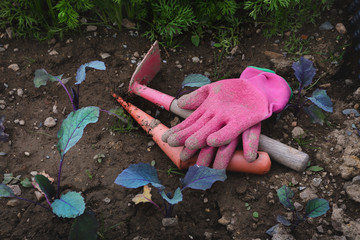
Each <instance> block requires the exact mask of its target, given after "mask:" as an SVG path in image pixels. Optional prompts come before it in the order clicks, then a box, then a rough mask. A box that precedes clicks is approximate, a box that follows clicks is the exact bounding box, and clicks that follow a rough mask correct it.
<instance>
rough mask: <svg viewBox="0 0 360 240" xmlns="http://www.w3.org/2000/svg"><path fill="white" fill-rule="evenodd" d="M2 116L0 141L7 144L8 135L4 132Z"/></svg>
mask: <svg viewBox="0 0 360 240" xmlns="http://www.w3.org/2000/svg"><path fill="white" fill-rule="evenodd" d="M4 119H5V118H4V116H0V141H2V142H7V141H8V140H9V135H8V134H6V133H5V132H4V130H5V127H4V124H3V123H4Z"/></svg>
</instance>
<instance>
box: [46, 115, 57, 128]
mask: <svg viewBox="0 0 360 240" xmlns="http://www.w3.org/2000/svg"><path fill="white" fill-rule="evenodd" d="M44 125H45V126H46V127H48V128H52V127H54V126H55V125H56V121H55V119H54V118H52V117H48V118H46V119H45V121H44Z"/></svg>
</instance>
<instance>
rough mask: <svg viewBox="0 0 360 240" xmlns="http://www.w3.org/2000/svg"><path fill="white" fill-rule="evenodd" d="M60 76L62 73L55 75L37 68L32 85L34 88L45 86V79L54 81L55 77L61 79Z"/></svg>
mask: <svg viewBox="0 0 360 240" xmlns="http://www.w3.org/2000/svg"><path fill="white" fill-rule="evenodd" d="M62 76H63V75H62V74H61V75H59V76H56V77H55V76H52V75H51V74H49V73H47V72H46V70H45V69H37V70H35V78H34V85H35V87H36V88H39V87H40V86H45V85H46V83H47V81H51V82H56V81H57V79H56V78H58V79H59V80H61V78H62Z"/></svg>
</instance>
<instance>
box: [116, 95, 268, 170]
mask: <svg viewBox="0 0 360 240" xmlns="http://www.w3.org/2000/svg"><path fill="white" fill-rule="evenodd" d="M112 96H113V97H114V98H116V100H117V101H118V102H119V103H120V104H121V106H122V107H123V108H124V109H125V110H126V111H127V112H128V113H129V114H130V115H131V116H132V117H133V118H134V119H135V120H136V121H137V123H139V125H140V126H141V127H142V128H143V129H144V130H145V131H146V132H147V133H148V134H150V135H151V136H152V138H153V140H154V141H155V142H156V144H157V145H158V146H159V147H160V148H161V149H162V150H163V151H164V153H165V154H166V155H167V156H168V157H169V158H170V159H171V161H172V162H173V163H174V164H175V165H176V166H177V167H178V168H179V169H186V168H188V167H189V166H191V165H194V164H195V163H196V160H197V156H194V157H192V158H191V159H189V160H188V161H181V160H180V153H181V152H182V150H183V147H171V146H169V144H168V143H165V142H164V141H162V140H161V136H162V135H163V133H164V132H165V131H167V130H168V129H169V128H168V127H166V126H165V125H164V124H162V123H161V122H160V121H159V120H157V119H155V118H153V117H151V116H150V115H148V114H147V113H145V112H144V111H142V110H141V109H139V108H137V107H136V106H134V105H132V104H131V103H128V102H125V101H124V100H123V99H122V98H121V97H119V96H117V95H116V94H112ZM258 154H259V156H258V158H257V159H256V161H254V162H252V163H249V162H248V161H246V160H245V158H244V155H243V152H242V151H240V150H237V151H235V153H234V155H233V157H232V159H231V160H230V163H229V164H228V166H227V170H229V171H236V172H245V173H252V174H259V175H262V174H265V173H267V172H268V171H269V170H270V167H271V161H270V157H269V155H268V154H267V153H266V152H258Z"/></svg>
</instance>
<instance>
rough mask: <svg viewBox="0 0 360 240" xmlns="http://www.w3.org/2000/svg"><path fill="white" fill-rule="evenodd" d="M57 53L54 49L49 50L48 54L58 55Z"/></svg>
mask: <svg viewBox="0 0 360 240" xmlns="http://www.w3.org/2000/svg"><path fill="white" fill-rule="evenodd" d="M58 54H59V53H58V52H57V51H56V50H55V49H54V50H51V51H50V52H49V55H50V56H54V55H58Z"/></svg>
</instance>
